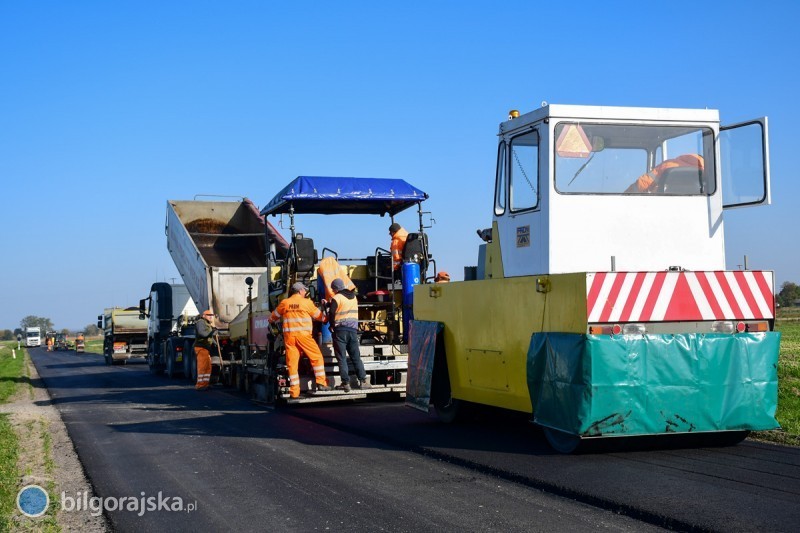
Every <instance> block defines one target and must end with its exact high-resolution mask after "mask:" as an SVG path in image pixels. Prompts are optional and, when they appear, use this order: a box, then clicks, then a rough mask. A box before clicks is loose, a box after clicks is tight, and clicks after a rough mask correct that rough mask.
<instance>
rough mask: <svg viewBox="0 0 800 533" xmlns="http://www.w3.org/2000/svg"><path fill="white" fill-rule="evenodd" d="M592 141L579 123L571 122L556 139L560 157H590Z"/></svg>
mask: <svg viewBox="0 0 800 533" xmlns="http://www.w3.org/2000/svg"><path fill="white" fill-rule="evenodd" d="M591 152H592V143H591V142H589V138H588V137H587V136H586V133H585V132H584V131H583V128H582V127H581V126H580V125H579V124H569V125H567V127H565V128H564V129H562V130H561V134H560V135H559V136H558V140H557V141H556V153H557V154H558V156H559V157H589V154H590V153H591Z"/></svg>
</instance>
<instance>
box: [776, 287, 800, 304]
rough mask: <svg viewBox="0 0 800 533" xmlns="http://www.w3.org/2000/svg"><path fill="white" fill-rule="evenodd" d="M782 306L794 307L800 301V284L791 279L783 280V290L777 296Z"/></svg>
mask: <svg viewBox="0 0 800 533" xmlns="http://www.w3.org/2000/svg"><path fill="white" fill-rule="evenodd" d="M775 299H776V300H777V301H778V305H780V306H781V307H792V306H793V305H796V304H795V302H797V303H800V285H798V284H797V283H792V282H791V281H785V282H783V285H781V290H780V292H779V293H778V295H777V296H776V298H775Z"/></svg>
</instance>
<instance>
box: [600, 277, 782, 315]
mask: <svg viewBox="0 0 800 533" xmlns="http://www.w3.org/2000/svg"><path fill="white" fill-rule="evenodd" d="M772 287H773V280H772V272H768V271H754V270H744V271H743V270H736V271H717V272H596V273H589V274H587V275H586V306H587V307H586V312H587V314H588V317H589V320H588V321H589V323H598V322H600V323H602V322H661V321H678V320H693V321H702V320H751V319H770V318H773V317H774V316H775V297H774V293H773V289H772Z"/></svg>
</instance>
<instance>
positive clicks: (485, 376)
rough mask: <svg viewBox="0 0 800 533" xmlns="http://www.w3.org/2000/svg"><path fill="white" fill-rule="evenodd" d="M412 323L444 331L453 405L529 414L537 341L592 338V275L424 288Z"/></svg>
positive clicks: (416, 301) (420, 288) (416, 295)
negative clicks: (543, 334)
mask: <svg viewBox="0 0 800 533" xmlns="http://www.w3.org/2000/svg"><path fill="white" fill-rule="evenodd" d="M490 302H491V304H492V309H493V310H494V312H492V313H485V312H484V311H483V306H486V305H487V304H489V303H490ZM497 302H502V304H501V305H498V304H497ZM414 318H415V319H416V320H429V321H434V322H441V323H443V324H444V345H445V351H446V355H447V366H448V370H449V373H450V386H451V389H452V395H453V398H457V399H461V400H467V401H472V402H476V403H481V404H485V405H494V406H497V407H503V408H506V409H513V410H515V411H524V412H531V401H530V394H529V392H528V383H527V372H526V364H527V363H526V361H527V353H528V347H529V345H530V340H531V335H532V334H533V333H536V332H539V331H553V332H563V333H585V332H586V323H587V322H586V320H587V316H586V274H585V273H582V272H581V273H576V274H558V275H551V276H524V277H518V278H505V279H491V280H480V281H462V282H454V283H443V284H433V285H420V286H417V287H416V288H415V289H414Z"/></svg>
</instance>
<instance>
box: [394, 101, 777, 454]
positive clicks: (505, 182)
mask: <svg viewBox="0 0 800 533" xmlns="http://www.w3.org/2000/svg"><path fill="white" fill-rule="evenodd" d="M498 136H499V145H498V151H497V167H496V174H495V179H494V181H495V187H494V194H493V195H492V203H491V205H490V206H487V208H488V209H487V210H489V211H490V212H491V214H492V224H491V227H490V228H485V229H482V230H479V231H478V233H479V235H480V236H481V238H482V239H483V241H484V242H483V243H481V244H480V246H479V253H478V257H479V261H478V265H477V268H475V269H474V270H472V271H471V272H474V274H475V275H474V276H473V277H474V279H470V280H465V281H460V282H451V283H446V284H436V285H420V286H417V287H416V288H415V290H414V318H415V320H414V321H413V322H412V324H411V330H412V332H411V360H410V369H409V374H410V375H412V376H413V379H411V380H409V386H408V395H407V402H408V403H409V405H412V406H414V407H417V408H419V409H422V410H427V409H428V408H429V405H431V404H432V405H433V406H434V408H435V410H436V412H437V414H438V415H439V418H441V419H442V420H443V421H445V422H450V421H453V420H457V419H459V418H462V417H464V416H466V414H467V413H468V412H469V410H470V408H471V407H473V406H474V405H488V406H494V407H499V408H504V409H509V410H513V411H519V412H524V413H530V414H531V415H532V421H533V422H534V423H536V424H538V425H539V426H541V427H542V428H543V430H544V435H545V436H546V438H547V440H548V441H549V442H550V444H551V445H552V446H553V447H554V448H555V449H557V450H559V451H561V452H565V453H569V452H573V451H576V450H577V449H579V448H581V447H584V446H587V445H590V444H591V442H593V440H594V439H606V438H611V437H628V436H641V435H663V434H688V433H692V434H697V433H702V434H704V435H705V436H707V437H708V439H707V440H706V442H711V443H719V444H732V443H735V442H738V441H741V440H742V439H743V438H745V437H746V436H747V434H748V432H749V431H753V430H767V429H773V428H776V427H778V424H777V422H776V420H775V416H774V415H775V409H776V405H777V370H776V369H777V362H778V351H779V343H780V333H778V332H775V331H774V330H773V329H774V319H775V297H774V291H775V288H774V287H775V280H774V274H773V272H771V271H768V270H741V269H739V270H736V269H730V268H728V267H727V266H726V262H725V242H724V216H723V215H724V212H725V211H726V210H728V209H733V208H740V207H752V206H759V205H766V204H769V203H770V188H769V155H768V144H767V138H768V137H767V120H766V118H763V119H757V120H752V121H748V122H744V123H739V124H734V125H730V126H721V125H720V118H719V112H718V111H716V110H711V109H657V108H626V107H595V106H572V105H544V106H543V107H541V108H540V109H537V110H535V111H532V112H530V113H527V114H524V115H520V114H519V113H518V112H516V111H513V112H512V113H511V114H510V115H509V120H507V121H505V122H503V123H501V124H500V130H499V133H498Z"/></svg>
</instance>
